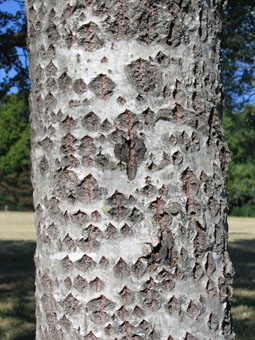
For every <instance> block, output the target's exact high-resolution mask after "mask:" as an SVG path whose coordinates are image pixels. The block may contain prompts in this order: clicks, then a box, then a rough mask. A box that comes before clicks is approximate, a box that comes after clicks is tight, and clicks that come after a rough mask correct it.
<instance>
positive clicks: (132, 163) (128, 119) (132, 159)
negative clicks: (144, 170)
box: [126, 110, 136, 180]
mask: <svg viewBox="0 0 255 340" xmlns="http://www.w3.org/2000/svg"><path fill="white" fill-rule="evenodd" d="M126 123H127V126H128V136H129V143H130V145H129V148H128V150H127V151H128V160H129V169H130V171H129V179H130V180H133V179H134V178H135V157H136V147H135V141H134V139H133V131H132V122H131V115H130V111H129V110H126Z"/></svg>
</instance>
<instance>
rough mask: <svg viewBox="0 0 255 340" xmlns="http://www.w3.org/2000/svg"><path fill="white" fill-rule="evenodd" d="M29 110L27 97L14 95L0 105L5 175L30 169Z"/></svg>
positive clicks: (1, 158)
mask: <svg viewBox="0 0 255 340" xmlns="http://www.w3.org/2000/svg"><path fill="white" fill-rule="evenodd" d="M28 119H29V108H28V103H27V99H26V97H25V96H22V95H19V94H13V95H8V96H6V97H5V98H4V99H3V100H2V101H1V103H0V168H1V169H2V170H3V171H4V173H11V172H12V173H19V172H20V171H21V170H22V169H29V165H30V162H29V157H30V156H29V155H30V146H29V144H30V142H29V140H30V137H29V135H30V132H29V122H28Z"/></svg>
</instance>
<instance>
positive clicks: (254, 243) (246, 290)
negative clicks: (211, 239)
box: [0, 212, 255, 340]
mask: <svg viewBox="0 0 255 340" xmlns="http://www.w3.org/2000/svg"><path fill="white" fill-rule="evenodd" d="M229 241H230V242H229V251H230V255H231V259H232V261H233V263H234V267H235V271H236V274H235V278H234V297H233V305H232V314H233V319H234V327H235V332H236V334H237V337H236V340H251V339H255V218H242V217H230V218H229ZM34 250H35V230H34V226H33V214H32V213H21V212H19V213H16V212H0V263H1V267H0V339H1V340H34V339H35V318H34V308H35V306H34V260H33V255H34Z"/></svg>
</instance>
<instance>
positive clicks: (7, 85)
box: [0, 0, 30, 97]
mask: <svg viewBox="0 0 255 340" xmlns="http://www.w3.org/2000/svg"><path fill="white" fill-rule="evenodd" d="M14 1H15V2H16V3H17V4H19V6H20V10H19V11H17V13H16V14H11V13H9V12H5V11H0V68H1V70H2V71H3V73H4V75H5V76H4V77H3V79H1V81H0V97H3V96H4V95H6V94H7V93H8V92H9V91H10V90H11V89H12V88H13V87H16V88H17V89H18V90H19V91H20V92H23V93H28V90H29V83H30V82H29V77H28V67H27V61H26V59H27V49H26V31H27V28H26V15H25V9H24V1H22V0H14ZM4 2H6V0H0V5H1V4H3V3H4ZM24 60H25V62H24ZM1 78H2V77H1Z"/></svg>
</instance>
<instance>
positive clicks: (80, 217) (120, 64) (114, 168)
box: [26, 0, 234, 340]
mask: <svg viewBox="0 0 255 340" xmlns="http://www.w3.org/2000/svg"><path fill="white" fill-rule="evenodd" d="M222 3H223V1H221V0H154V1H152V0H139V1H138V0H129V1H127V0H111V1H110V0H102V1H101V0H100V1H98V0H70V1H63V0H62V1H60V0H44V1H42V0H27V1H26V10H27V15H28V36H29V43H28V46H29V55H30V57H29V60H30V77H31V82H32V88H31V96H30V101H31V110H32V111H31V121H32V161H33V176H32V177H33V185H34V204H35V208H36V228H37V238H38V241H37V250H36V255H35V262H36V267H37V270H36V301H37V310H36V316H37V331H36V338H37V340H42V339H45V340H46V339H51V340H52V339H54V340H57V339H66V340H67V339H84V340H85V339H88V340H93V339H94V340H95V339H112V340H115V339H118V340H120V339H121V340H124V339H127V340H130V339H133V340H138V339H141V340H149V339H151V340H152V339H154V340H157V339H158V340H173V339H174V340H192V339H197V340H209V339H211V340H216V339H217V340H223V339H234V334H233V332H232V325H231V318H230V312H229V309H230V299H231V295H232V288H231V284H232V276H233V269H232V265H231V262H230V260H229V256H228V252H227V246H226V239H227V220H226V210H227V208H226V207H227V202H226V183H225V177H226V170H227V167H228V163H229V151H228V148H227V145H226V143H225V141H224V134H223V130H222V125H221V120H220V110H221V102H222V87H221V82H220V79H219V52H220V40H219V37H218V35H219V32H220V26H221V21H220V10H221V6H222Z"/></svg>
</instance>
